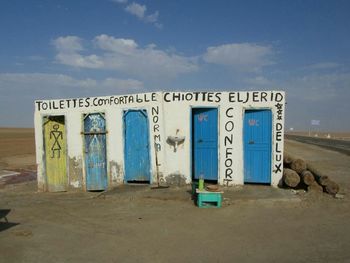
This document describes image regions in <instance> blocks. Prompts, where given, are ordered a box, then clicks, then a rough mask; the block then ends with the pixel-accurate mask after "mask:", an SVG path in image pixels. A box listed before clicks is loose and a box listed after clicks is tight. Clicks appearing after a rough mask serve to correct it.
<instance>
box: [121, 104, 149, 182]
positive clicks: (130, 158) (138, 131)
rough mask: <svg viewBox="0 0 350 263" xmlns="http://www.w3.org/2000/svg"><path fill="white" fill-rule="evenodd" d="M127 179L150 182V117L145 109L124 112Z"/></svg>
mask: <svg viewBox="0 0 350 263" xmlns="http://www.w3.org/2000/svg"><path fill="white" fill-rule="evenodd" d="M124 138H125V181H127V182H132V181H137V182H150V179H151V171H150V170H151V169H150V155H149V152H150V148H149V130H148V117H147V112H146V111H145V110H129V111H126V112H125V113H124Z"/></svg>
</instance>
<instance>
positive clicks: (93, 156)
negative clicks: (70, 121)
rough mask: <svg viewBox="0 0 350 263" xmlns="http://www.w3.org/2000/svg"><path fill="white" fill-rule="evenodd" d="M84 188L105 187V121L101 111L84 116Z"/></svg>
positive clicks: (97, 188)
mask: <svg viewBox="0 0 350 263" xmlns="http://www.w3.org/2000/svg"><path fill="white" fill-rule="evenodd" d="M84 139H85V170H86V189H87V190H105V189H106V188H107V163H106V121H105V117H104V115H103V114H101V113H93V114H88V115H86V116H85V118H84Z"/></svg>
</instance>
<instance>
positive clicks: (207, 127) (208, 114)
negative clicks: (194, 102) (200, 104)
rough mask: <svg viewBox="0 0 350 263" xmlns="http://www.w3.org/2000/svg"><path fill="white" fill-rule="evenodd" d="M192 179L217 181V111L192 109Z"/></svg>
mask: <svg viewBox="0 0 350 263" xmlns="http://www.w3.org/2000/svg"><path fill="white" fill-rule="evenodd" d="M192 167H193V178H194V179H199V178H200V177H202V178H203V179H205V180H218V110H217V109H216V108H197V109H192Z"/></svg>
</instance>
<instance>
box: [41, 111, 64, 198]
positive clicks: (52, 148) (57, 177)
mask: <svg viewBox="0 0 350 263" xmlns="http://www.w3.org/2000/svg"><path fill="white" fill-rule="evenodd" d="M66 141H67V140H66V130H65V123H64V116H49V117H45V118H44V146H45V164H46V167H45V168H46V169H45V170H46V180H47V181H46V182H47V188H48V190H49V192H59V191H66V190H67V156H66V148H67V146H66Z"/></svg>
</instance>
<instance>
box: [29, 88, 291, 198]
mask: <svg viewBox="0 0 350 263" xmlns="http://www.w3.org/2000/svg"><path fill="white" fill-rule="evenodd" d="M284 105H285V93H284V92H283V91H244V92H236V91H235V92H153V93H143V94H132V95H118V96H106V97H88V98H77V99H60V100H39V101H35V116H34V117H35V138H36V158H37V165H38V188H39V190H41V191H66V190H73V189H80V190H103V189H107V188H110V187H114V186H116V185H118V184H123V183H131V182H137V183H140V182H141V183H150V184H156V183H158V182H160V183H161V184H185V183H186V184H189V183H191V181H192V180H195V179H198V178H200V177H203V178H204V179H205V180H207V181H212V182H217V183H218V184H220V185H241V184H244V183H263V184H271V185H273V186H277V185H278V184H279V182H280V180H281V178H282V166H283V144H284V142H283V141H284V139H283V138H284Z"/></svg>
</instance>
